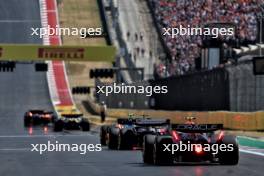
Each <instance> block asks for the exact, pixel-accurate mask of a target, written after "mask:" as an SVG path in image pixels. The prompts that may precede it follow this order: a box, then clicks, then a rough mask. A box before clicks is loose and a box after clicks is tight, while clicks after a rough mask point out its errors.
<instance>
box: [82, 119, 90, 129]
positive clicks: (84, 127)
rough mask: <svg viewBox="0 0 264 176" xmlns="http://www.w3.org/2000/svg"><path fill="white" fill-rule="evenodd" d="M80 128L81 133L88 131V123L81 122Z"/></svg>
mask: <svg viewBox="0 0 264 176" xmlns="http://www.w3.org/2000/svg"><path fill="white" fill-rule="evenodd" d="M81 127H82V130H83V131H90V123H89V122H87V121H82V122H81Z"/></svg>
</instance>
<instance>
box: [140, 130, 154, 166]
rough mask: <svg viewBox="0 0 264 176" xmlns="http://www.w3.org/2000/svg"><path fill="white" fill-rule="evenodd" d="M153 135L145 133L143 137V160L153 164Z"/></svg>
mask: <svg viewBox="0 0 264 176" xmlns="http://www.w3.org/2000/svg"><path fill="white" fill-rule="evenodd" d="M155 137H156V136H154V135H145V136H144V138H143V151H142V155H143V162H144V163H146V164H153V149H154V148H153V147H154V142H155Z"/></svg>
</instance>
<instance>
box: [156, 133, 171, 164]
mask: <svg viewBox="0 0 264 176" xmlns="http://www.w3.org/2000/svg"><path fill="white" fill-rule="evenodd" d="M171 143H172V139H171V137H170V136H168V137H167V136H157V137H156V139H155V143H154V147H153V163H154V164H155V165H171V164H172V163H173V160H172V154H171V153H170V152H167V151H164V144H171Z"/></svg>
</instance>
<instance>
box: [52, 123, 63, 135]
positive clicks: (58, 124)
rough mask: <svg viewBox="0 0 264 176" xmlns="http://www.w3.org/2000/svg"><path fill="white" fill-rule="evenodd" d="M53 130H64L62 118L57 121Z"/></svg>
mask: <svg viewBox="0 0 264 176" xmlns="http://www.w3.org/2000/svg"><path fill="white" fill-rule="evenodd" d="M53 130H54V131H55V132H59V131H62V130H63V121H61V120H58V121H55V123H54V129H53Z"/></svg>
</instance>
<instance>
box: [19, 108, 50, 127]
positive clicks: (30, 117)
mask: <svg viewBox="0 0 264 176" xmlns="http://www.w3.org/2000/svg"><path fill="white" fill-rule="evenodd" d="M54 119H55V115H54V114H53V112H49V111H45V110H39V109H34V110H29V111H27V112H25V114H24V126H25V127H28V126H30V125H36V124H48V123H51V122H53V121H54Z"/></svg>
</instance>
